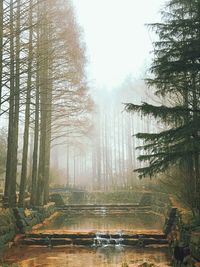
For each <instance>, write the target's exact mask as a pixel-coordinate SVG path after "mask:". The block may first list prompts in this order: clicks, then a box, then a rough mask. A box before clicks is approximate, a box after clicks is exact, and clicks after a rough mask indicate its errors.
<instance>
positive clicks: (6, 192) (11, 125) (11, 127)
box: [4, 0, 15, 206]
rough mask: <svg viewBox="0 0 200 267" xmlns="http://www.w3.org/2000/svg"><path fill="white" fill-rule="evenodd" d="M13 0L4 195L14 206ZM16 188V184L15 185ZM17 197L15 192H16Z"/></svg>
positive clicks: (11, 5) (10, 204) (11, 8)
mask: <svg viewBox="0 0 200 267" xmlns="http://www.w3.org/2000/svg"><path fill="white" fill-rule="evenodd" d="M13 15H14V12H13V0H11V1H10V21H9V22H10V29H9V30H10V66H9V67H10V96H9V122H8V142H7V143H8V147H7V161H6V180H5V190H4V197H5V201H6V203H7V202H8V205H9V206H12V205H13V203H12V199H10V191H11V187H12V186H13V184H12V182H13V181H12V178H13V177H12V164H13V145H14V143H13V139H14V137H13V134H14V107H15V106H14V104H15V102H14V96H15V79H14V77H15V60H14V58H15V54H14V22H13ZM14 189H15V185H14ZM14 197H15V193H14Z"/></svg>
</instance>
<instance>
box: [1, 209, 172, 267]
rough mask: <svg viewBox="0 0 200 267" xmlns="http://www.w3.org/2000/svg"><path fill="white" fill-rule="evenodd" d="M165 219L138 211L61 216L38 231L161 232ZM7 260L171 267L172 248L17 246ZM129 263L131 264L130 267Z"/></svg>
mask: <svg viewBox="0 0 200 267" xmlns="http://www.w3.org/2000/svg"><path fill="white" fill-rule="evenodd" d="M162 225H163V219H162V218H161V217H160V216H158V215H156V214H153V213H146V212H145V213H142V212H134V213H132V214H125V213H124V214H123V213H122V214H106V213H105V212H102V213H101V214H87V213H86V214H73V215H70V216H69V214H68V212H64V213H61V214H60V215H59V216H58V217H56V218H55V219H54V220H53V221H52V222H51V223H49V224H48V225H45V226H42V227H40V228H39V229H38V230H37V232H42V233H44V232H47V233H49V232H50V233H52V232H90V231H93V232H96V233H97V236H98V233H99V232H107V233H117V232H124V233H125V232H132V233H138V232H139V233H143V232H144V233H145V232H151V233H152V232H158V233H160V232H161V231H162ZM3 257H4V261H5V262H7V263H10V264H12V263H14V262H15V263H17V264H18V266H20V267H39V266H48V267H65V266H66V267H79V266H80V267H83V266H87V267H122V266H123V267H124V266H125V267H133V266H135V267H136V266H140V265H141V264H143V263H144V262H147V261H148V262H151V263H154V266H159V267H161V266H162V267H165V266H170V258H169V254H168V248H166V247H145V248H133V247H128V246H120V244H118V245H109V244H108V243H106V246H105V245H102V246H91V247H81V246H66V247H53V248H52V247H51V248H50V247H30V246H16V247H13V248H12V249H10V250H8V251H6V253H5V254H4V256H3ZM126 264H127V265H126Z"/></svg>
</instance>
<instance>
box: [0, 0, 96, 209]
mask: <svg viewBox="0 0 200 267" xmlns="http://www.w3.org/2000/svg"><path fill="white" fill-rule="evenodd" d="M85 64H86V58H85V49H84V46H83V44H82V41H81V31H80V29H79V27H78V25H77V23H76V19H75V15H74V13H73V7H72V6H71V4H70V1H68V0H7V1H0V116H4V117H5V116H6V117H7V118H8V133H7V152H6V153H7V157H6V174H5V192H4V201H5V203H6V204H7V205H8V206H9V207H13V206H15V205H16V191H17V190H19V201H18V205H19V206H24V200H25V192H26V190H27V188H28V179H27V177H28V169H27V168H28V167H27V166H28V153H29V152H32V156H31V157H32V161H31V174H30V176H31V177H30V181H29V188H30V193H31V205H33V206H34V205H43V204H45V203H47V202H48V199H49V170H50V154H51V144H52V140H55V139H57V138H60V137H63V136H64V135H65V134H66V129H68V132H73V131H79V129H82V131H83V132H84V129H85V127H86V128H87V119H86V118H87V113H88V112H89V111H90V110H91V106H92V101H91V99H90V97H89V95H88V92H87V84H86V80H85V71H84V68H85ZM21 127H22V129H23V142H22V143H23V144H22V153H21V158H20V161H21V167H20V168H19V167H18V165H19V130H20V128H21ZM69 127H70V130H69ZM30 132H31V133H32V135H33V148H32V150H33V151H30ZM19 169H20V174H19V176H20V179H19V181H18V183H19V189H18V188H17V174H18V171H19Z"/></svg>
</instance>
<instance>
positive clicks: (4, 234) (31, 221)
mask: <svg viewBox="0 0 200 267" xmlns="http://www.w3.org/2000/svg"><path fill="white" fill-rule="evenodd" d="M54 212H55V205H54V203H49V204H47V205H45V206H43V207H37V208H34V209H23V208H14V209H0V249H1V248H3V247H4V246H5V244H6V243H8V242H9V241H11V240H13V239H14V237H15V235H16V234H18V233H25V232H27V231H29V230H31V229H32V227H33V226H34V225H36V224H40V223H42V222H43V221H44V220H45V219H46V218H48V217H50V216H51V215H52V214H53V213H54Z"/></svg>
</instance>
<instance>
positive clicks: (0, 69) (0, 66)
mask: <svg viewBox="0 0 200 267" xmlns="http://www.w3.org/2000/svg"><path fill="white" fill-rule="evenodd" d="M3 13H4V12H3V0H1V1H0V110H1V101H2V100H1V97H2V79H3V77H2V75H3V27H4V25H3Z"/></svg>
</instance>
